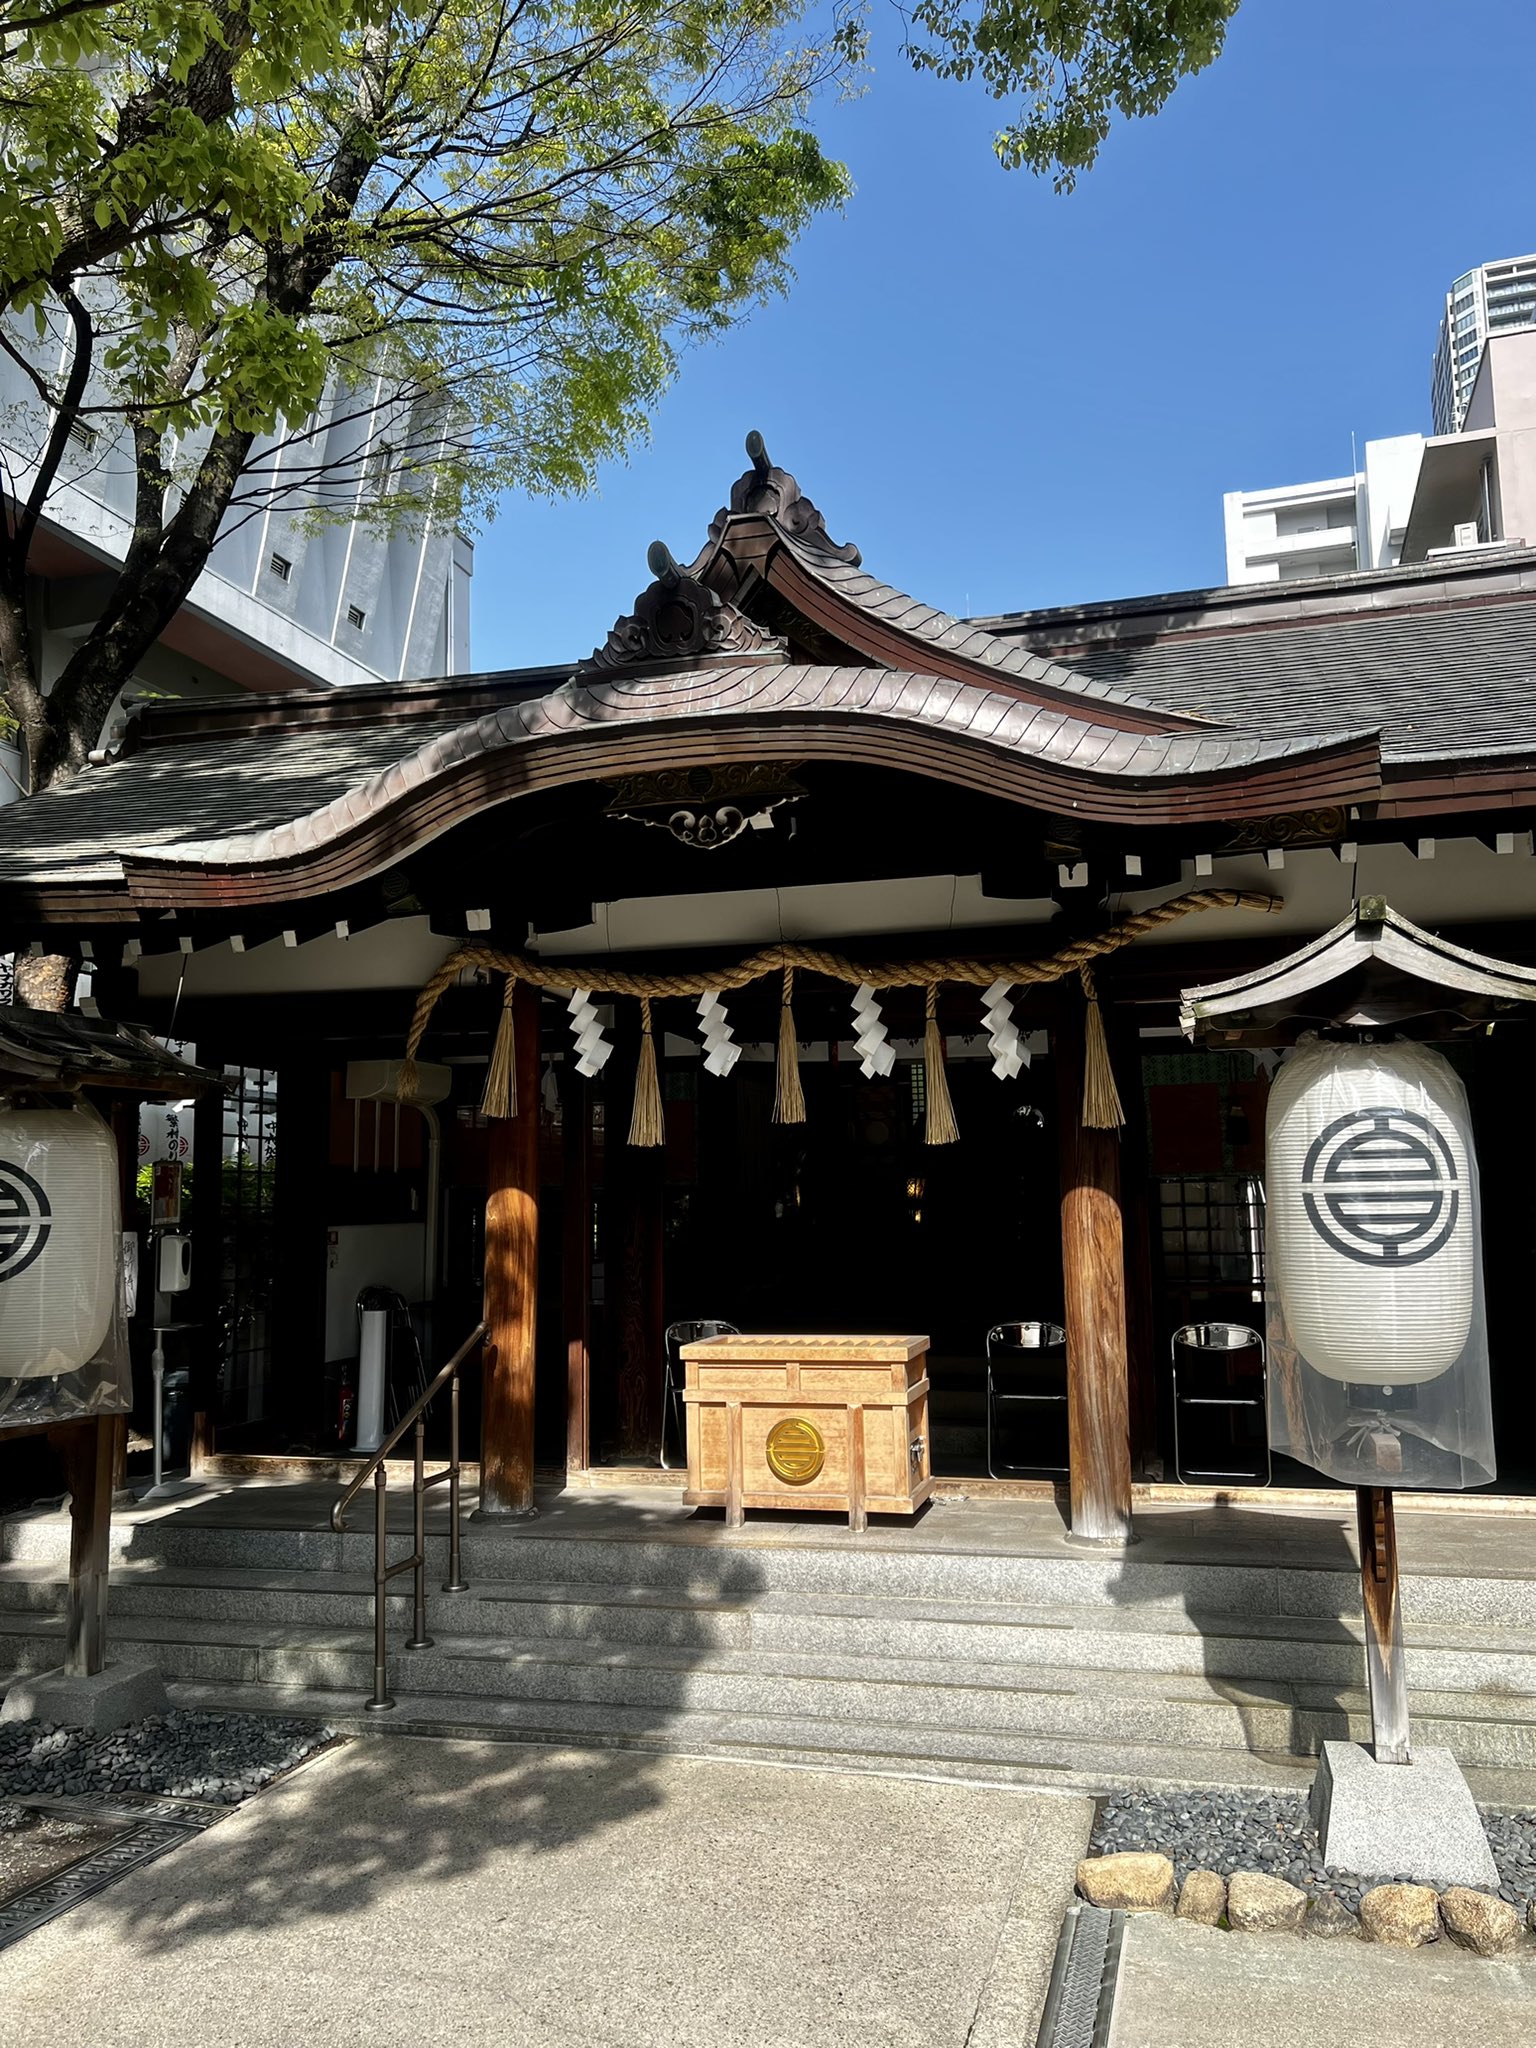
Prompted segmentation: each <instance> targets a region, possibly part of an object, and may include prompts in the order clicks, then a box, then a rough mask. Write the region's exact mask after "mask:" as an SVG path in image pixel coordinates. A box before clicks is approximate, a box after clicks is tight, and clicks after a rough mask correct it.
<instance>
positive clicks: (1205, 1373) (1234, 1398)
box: [1169, 1323, 1274, 1486]
mask: <svg viewBox="0 0 1536 2048" xmlns="http://www.w3.org/2000/svg"><path fill="white" fill-rule="evenodd" d="M1169 1351H1170V1355H1171V1357H1172V1361H1173V1471H1174V1477H1175V1478H1176V1479H1177V1480H1178V1482H1179V1484H1180V1485H1181V1486H1189V1485H1194V1484H1199V1483H1200V1482H1202V1481H1211V1480H1231V1481H1234V1482H1236V1483H1239V1484H1246V1485H1249V1486H1268V1484H1269V1482H1270V1479H1271V1478H1272V1477H1273V1473H1274V1467H1273V1464H1272V1462H1271V1459H1270V1454H1269V1428H1268V1416H1267V1404H1268V1392H1269V1388H1268V1381H1269V1367H1268V1363H1267V1361H1266V1359H1265V1355H1264V1339H1263V1337H1262V1336H1261V1335H1260V1334H1259V1332H1258V1331H1257V1330H1251V1329H1249V1327H1248V1325H1247V1324H1246V1323H1185V1324H1184V1326H1183V1327H1182V1329H1178V1330H1175V1331H1174V1333H1173V1339H1172V1342H1171V1344H1170V1346H1169ZM1181 1351H1187V1352H1192V1353H1193V1354H1194V1355H1195V1357H1196V1358H1197V1359H1198V1360H1199V1361H1200V1371H1199V1377H1197V1378H1196V1380H1195V1384H1196V1386H1197V1387H1198V1389H1199V1391H1198V1392H1194V1393H1191V1392H1189V1391H1187V1388H1188V1382H1189V1377H1191V1376H1190V1375H1186V1391H1184V1392H1182V1393H1181V1392H1180V1390H1179V1353H1180V1352H1181ZM1245 1351H1247V1352H1253V1353H1255V1354H1256V1370H1255V1367H1253V1366H1250V1367H1248V1368H1246V1369H1244V1368H1240V1367H1238V1366H1237V1358H1238V1356H1239V1354H1241V1353H1242V1352H1245ZM1243 1379H1250V1380H1254V1381H1256V1384H1257V1391H1256V1392H1253V1393H1242V1392H1240V1391H1239V1390H1238V1389H1239V1383H1240V1381H1241V1380H1243ZM1186 1408H1224V1409H1226V1410H1227V1411H1228V1414H1229V1417H1230V1419H1231V1420H1232V1421H1234V1422H1235V1421H1236V1420H1237V1419H1238V1417H1239V1416H1240V1415H1241V1414H1242V1413H1243V1411H1244V1410H1246V1411H1247V1412H1248V1413H1249V1414H1250V1415H1256V1416H1257V1419H1258V1423H1259V1431H1260V1437H1261V1440H1262V1442H1263V1445H1264V1454H1263V1458H1262V1459H1255V1461H1254V1463H1253V1465H1252V1466H1251V1467H1248V1468H1245V1469H1244V1470H1243V1471H1241V1472H1236V1471H1221V1470H1212V1471H1202V1470H1197V1469H1195V1468H1194V1467H1191V1468H1190V1469H1189V1470H1188V1471H1186V1470H1185V1468H1184V1454H1183V1450H1182V1447H1181V1444H1180V1432H1179V1424H1180V1421H1181V1419H1182V1417H1183V1413H1184V1410H1185V1409H1186ZM1234 1448H1235V1446H1234Z"/></svg>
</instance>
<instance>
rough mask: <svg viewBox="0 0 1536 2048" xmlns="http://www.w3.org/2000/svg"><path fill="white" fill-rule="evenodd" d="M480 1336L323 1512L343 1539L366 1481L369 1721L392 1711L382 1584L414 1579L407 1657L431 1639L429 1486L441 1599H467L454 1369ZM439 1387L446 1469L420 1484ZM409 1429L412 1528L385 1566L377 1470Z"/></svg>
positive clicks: (383, 1475) (382, 1470)
mask: <svg viewBox="0 0 1536 2048" xmlns="http://www.w3.org/2000/svg"><path fill="white" fill-rule="evenodd" d="M487 1336H488V1332H487V1330H486V1326H485V1324H484V1323H476V1325H475V1327H474V1329H473V1330H472V1331H471V1332H470V1334H469V1335H468V1336H467V1337H466V1338H465V1340H464V1342H463V1343H462V1344H461V1345H460V1346H459V1348H458V1350H457V1351H455V1353H454V1354H453V1356H452V1358H450V1359H449V1361H448V1363H447V1364H446V1365H445V1366H444V1367H443V1368H442V1370H441V1371H440V1372H439V1373H438V1375H437V1377H436V1378H435V1379H434V1380H433V1381H432V1383H431V1385H430V1386H428V1387H427V1388H426V1389H425V1391H424V1392H423V1393H422V1394H421V1395H420V1396H419V1397H418V1398H417V1399H416V1400H415V1401H413V1402H412V1404H411V1406H410V1408H409V1409H407V1411H406V1413H405V1414H404V1415H403V1416H402V1417H401V1418H400V1420H399V1421H398V1422H397V1423H396V1424H395V1426H394V1428H393V1429H392V1430H391V1431H390V1433H389V1435H388V1436H387V1437H385V1439H384V1441H383V1443H381V1444H380V1445H379V1448H378V1449H377V1450H376V1451H374V1452H372V1453H371V1454H370V1456H369V1458H368V1462H367V1463H366V1464H365V1465H364V1466H363V1469H362V1471H361V1472H359V1473H358V1475H357V1477H356V1478H355V1479H354V1480H353V1481H352V1484H351V1485H350V1486H349V1487H348V1488H347V1490H346V1492H345V1493H344V1494H343V1495H342V1496H341V1499H340V1500H339V1501H337V1502H336V1504H335V1506H334V1507H333V1508H332V1509H331V1527H332V1528H333V1529H334V1530H335V1531H336V1532H337V1534H338V1535H341V1534H343V1533H344V1532H345V1530H346V1526H347V1521H346V1513H347V1509H348V1508H349V1507H350V1506H351V1504H352V1502H353V1501H354V1500H355V1499H356V1498H357V1496H358V1494H359V1493H360V1492H361V1491H362V1489H363V1488H364V1487H365V1486H366V1485H367V1483H368V1480H369V1477H370V1475H371V1476H372V1479H373V1487H374V1491H373V1698H372V1699H371V1700H369V1701H368V1703H367V1704H368V1709H369V1711H370V1712H371V1713H382V1712H384V1711H385V1710H386V1709H388V1708H390V1707H392V1706H393V1705H394V1704H395V1703H394V1701H393V1700H392V1699H391V1698H390V1696H389V1674H388V1661H389V1642H388V1615H387V1603H388V1594H389V1582H390V1580H391V1579H392V1578H395V1577H396V1576H397V1575H398V1574H399V1573H400V1572H414V1574H415V1599H414V1602H413V1609H414V1611H413V1616H412V1630H411V1638H410V1641H409V1642H408V1643H407V1644H406V1646H405V1647H406V1648H407V1649H408V1650H428V1649H430V1648H431V1647H432V1638H431V1637H430V1636H429V1635H428V1634H427V1507H426V1496H427V1488H428V1487H429V1486H440V1485H441V1484H442V1482H443V1481H444V1480H445V1479H446V1480H447V1482H448V1577H447V1579H446V1580H445V1581H444V1584H443V1591H444V1592H445V1593H464V1592H467V1591H468V1589H469V1588H468V1581H467V1580H466V1579H465V1577H464V1574H463V1571H462V1569H461V1559H460V1555H459V1470H460V1461H459V1368H460V1366H462V1365H463V1363H464V1361H465V1359H466V1358H467V1357H468V1356H469V1354H470V1352H471V1351H473V1350H474V1349H475V1347H476V1345H480V1344H484V1343H485V1342H486V1339H487ZM445 1381H451V1382H452V1388H453V1391H452V1395H451V1404H450V1411H449V1413H450V1421H449V1432H448V1463H447V1466H446V1467H445V1468H444V1470H443V1471H441V1472H434V1473H433V1474H432V1476H431V1478H430V1479H429V1478H427V1477H426V1457H427V1409H428V1408H429V1407H430V1406H431V1405H432V1402H433V1400H434V1399H435V1398H436V1396H437V1395H438V1394H439V1393H440V1392H441V1391H442V1388H443V1384H444V1382H445ZM412 1427H414V1429H415V1431H416V1446H415V1467H414V1471H413V1475H412V1479H411V1495H412V1500H413V1502H414V1514H413V1520H412V1536H413V1541H412V1544H411V1554H410V1556H409V1557H402V1558H399V1559H397V1561H396V1562H395V1563H394V1564H390V1563H388V1562H387V1561H386V1560H387V1555H388V1544H389V1520H388V1498H389V1471H388V1468H387V1466H386V1464H385V1460H386V1459H387V1458H388V1456H389V1454H390V1452H391V1451H392V1450H393V1449H394V1447H395V1445H396V1444H397V1443H399V1441H400V1439H401V1437H403V1436H404V1435H405V1432H406V1431H407V1430H408V1429H410V1428H412Z"/></svg>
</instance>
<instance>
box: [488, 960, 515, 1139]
mask: <svg viewBox="0 0 1536 2048" xmlns="http://www.w3.org/2000/svg"><path fill="white" fill-rule="evenodd" d="M516 987H517V976H516V975H515V974H508V975H504V976H503V977H502V983H501V1022H500V1023H499V1024H498V1025H497V1026H496V1043H495V1044H494V1045H493V1046H492V1047H491V1064H490V1065H489V1066H488V1067H487V1068H486V1070H485V1089H484V1092H483V1093H482V1095H481V1097H480V1114H481V1115H482V1116H484V1117H491V1118H494V1119H495V1120H496V1121H497V1122H498V1123H499V1122H503V1121H505V1119H506V1118H508V1117H513V1116H516V1115H517V1026H516V1025H515V1024H514V1023H513V1021H512V995H513V991H514V990H515V989H516Z"/></svg>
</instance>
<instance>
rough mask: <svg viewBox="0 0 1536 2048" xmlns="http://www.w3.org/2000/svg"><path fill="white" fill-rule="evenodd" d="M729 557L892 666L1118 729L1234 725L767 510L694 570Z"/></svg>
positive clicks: (706, 574)
mask: <svg viewBox="0 0 1536 2048" xmlns="http://www.w3.org/2000/svg"><path fill="white" fill-rule="evenodd" d="M722 558H724V559H725V560H726V561H728V562H729V563H730V564H732V565H733V566H734V568H735V570H736V571H737V572H740V571H742V570H750V571H752V572H753V573H754V574H755V575H757V576H758V577H760V578H761V579H762V581H763V582H764V583H765V584H767V585H768V587H769V588H770V589H771V590H773V591H775V592H776V593H777V594H778V595H779V596H780V597H782V598H783V599H784V600H785V601H786V602H787V603H788V604H790V605H792V606H793V607H794V609H795V610H796V611H797V612H798V613H800V615H801V616H802V617H803V618H805V619H806V620H807V621H808V622H809V623H811V624H812V625H814V626H816V627H817V628H819V629H820V630H821V631H822V632H824V633H826V634H828V635H829V637H831V638H832V639H834V640H837V641H840V642H841V643H842V644H843V645H845V646H848V647H852V648H854V649H856V650H857V652H859V653H860V654H863V655H864V656H865V657H866V658H867V659H869V660H871V661H876V662H879V663H881V664H882V665H883V666H884V667H887V668H891V669H901V670H906V671H909V672H916V673H921V674H925V675H937V676H943V677H945V678H946V679H948V680H950V681H953V682H966V683H975V684H979V685H981V686H982V687H984V688H986V689H989V690H999V691H1003V692H1006V693H1007V694H1009V695H1011V696H1014V697H1016V698H1018V700H1019V701H1020V702H1021V703H1026V704H1037V705H1040V706H1042V707H1046V708H1049V709H1051V710H1056V711H1062V712H1065V713H1067V714H1068V715H1069V716H1071V717H1075V718H1088V719H1091V720H1092V722H1093V723H1094V724H1095V725H1102V726H1107V727H1109V728H1111V729H1112V730H1115V731H1118V732H1143V733H1197V732H1203V733H1217V732H1222V731H1230V730H1231V728H1230V727H1229V726H1225V725H1224V724H1223V723H1222V722H1221V721H1220V720H1219V719H1213V718H1207V717H1203V716H1201V715H1200V714H1198V713H1194V712H1181V711H1175V710H1171V709H1169V708H1168V707H1167V706H1165V705H1159V704H1153V703H1150V702H1147V701H1146V700H1144V699H1140V698H1137V697H1135V696H1134V695H1133V694H1132V693H1130V692H1129V691H1124V690H1112V689H1109V688H1107V687H1106V686H1105V685H1103V684H1102V683H1097V682H1095V681H1093V680H1092V679H1090V678H1089V677H1087V676H1083V675H1079V674H1077V673H1076V671H1074V670H1073V669H1071V668H1069V667H1066V666H1064V665H1063V664H1062V663H1060V662H1057V661H1050V660H1047V659H1045V658H1044V657H1042V656H1039V655H1032V654H1030V653H1029V652H1028V651H1027V650H1025V649H1023V648H1021V647H1020V646H1019V645H1018V643H1017V642H1012V641H1008V640H1004V639H1001V638H999V637H997V636H995V635H991V634H987V633H985V632H984V631H982V630H981V629H980V628H977V627H974V626H970V625H968V624H967V623H966V622H965V621H964V620H961V619H954V618H951V617H949V615H948V614H946V613H941V612H937V611H935V610H934V609H933V608H932V607H930V606H928V605H923V604H919V603H918V602H917V600H916V599H911V598H906V597H905V595H904V593H902V592H900V591H895V590H892V589H890V588H889V586H887V585H883V584H878V583H876V582H875V579H873V578H871V577H868V576H866V574H865V572H864V571H863V570H862V569H861V568H858V567H856V566H853V565H850V564H848V563H846V562H844V561H842V560H840V559H839V558H838V557H837V556H835V555H831V554H824V553H823V551H821V550H819V549H818V548H817V547H816V546H815V545H814V544H812V543H808V542H804V541H796V540H794V539H793V538H792V537H790V536H788V535H786V534H785V533H784V532H783V531H782V530H781V529H780V527H779V526H778V524H777V523H776V522H775V521H774V520H773V519H772V518H770V517H769V516H768V515H767V514H765V513H756V512H754V513H732V514H730V515H729V516H728V517H727V519H726V521H725V523H724V525H723V527H722V529H721V531H720V532H719V534H718V535H717V536H716V537H714V538H712V539H711V541H710V542H709V544H708V545H707V546H706V548H705V549H704V551H703V552H702V554H701V555H700V556H699V558H698V560H697V561H696V562H695V563H694V565H693V569H692V573H693V574H694V575H697V576H698V577H700V578H701V580H703V581H716V580H717V579H718V577H719V573H720V572H719V566H718V565H719V564H720V563H721V561H722ZM850 577H851V578H855V579H857V581H859V582H867V583H869V584H871V585H872V586H873V587H874V588H875V589H876V590H878V591H879V592H880V593H881V596H882V599H883V600H884V601H886V602H887V603H888V602H889V601H890V600H902V601H904V602H905V603H906V605H907V606H908V608H909V610H910V612H911V613H912V614H913V615H915V616H919V617H922V618H923V619H924V620H925V621H927V622H931V623H929V624H928V629H927V630H924V631H920V632H919V631H913V630H910V629H909V628H908V627H906V626H904V625H903V624H902V622H901V621H900V620H899V619H898V620H893V619H891V618H889V617H886V616H883V615H882V613H881V612H880V611H879V610H877V609H875V608H874V607H872V606H869V605H864V604H860V603H858V602H856V601H855V600H854V599H853V598H852V597H850V596H849V594H848V592H847V590H846V589H844V588H843V587H841V585H842V581H843V580H844V579H847V578H850ZM950 643H954V644H950ZM965 643H972V644H975V643H981V644H982V645H983V646H985V645H987V644H988V643H990V647H991V649H992V650H994V652H995V659H991V660H988V659H982V658H980V657H979V656H978V655H977V654H975V653H968V652H967V651H966V645H965Z"/></svg>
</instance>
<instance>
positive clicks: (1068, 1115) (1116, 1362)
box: [1051, 987, 1134, 1544]
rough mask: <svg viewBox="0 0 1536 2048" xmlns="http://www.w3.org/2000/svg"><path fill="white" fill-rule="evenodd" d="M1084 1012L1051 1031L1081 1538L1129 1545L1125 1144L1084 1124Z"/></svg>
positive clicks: (1069, 1011) (1060, 1003)
mask: <svg viewBox="0 0 1536 2048" xmlns="http://www.w3.org/2000/svg"><path fill="white" fill-rule="evenodd" d="M1084 1019H1085V1005H1084V1002H1083V1000H1082V998H1081V997H1080V996H1079V995H1078V994H1077V991H1076V989H1075V987H1074V988H1072V989H1063V990H1061V991H1060V993H1059V995H1058V999H1057V1003H1056V1008H1055V1014H1054V1017H1053V1020H1052V1025H1051V1052H1052V1056H1053V1060H1054V1064H1055V1067H1056V1086H1057V1108H1058V1121H1059V1135H1060V1145H1061V1266H1062V1293H1063V1297H1064V1301H1063V1305H1064V1308H1065V1312H1066V1313H1065V1317H1064V1321H1065V1323H1066V1331H1067V1435H1068V1445H1069V1452H1068V1455H1069V1459H1070V1464H1071V1474H1070V1485H1071V1498H1072V1525H1071V1533H1072V1535H1073V1537H1074V1538H1075V1539H1076V1540H1077V1541H1079V1542H1082V1543H1101V1544H1123V1543H1129V1542H1131V1541H1133V1540H1134V1537H1133V1531H1132V1528H1131V1441H1130V1402H1129V1371H1130V1366H1129V1350H1128V1344H1127V1337H1126V1316H1125V1228H1124V1219H1123V1217H1122V1214H1121V1204H1120V1139H1119V1135H1118V1133H1117V1132H1115V1131H1098V1130H1089V1129H1088V1128H1087V1127H1086V1126H1085V1125H1084V1123H1083V1064H1084V1042H1085V1041H1084Z"/></svg>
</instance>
